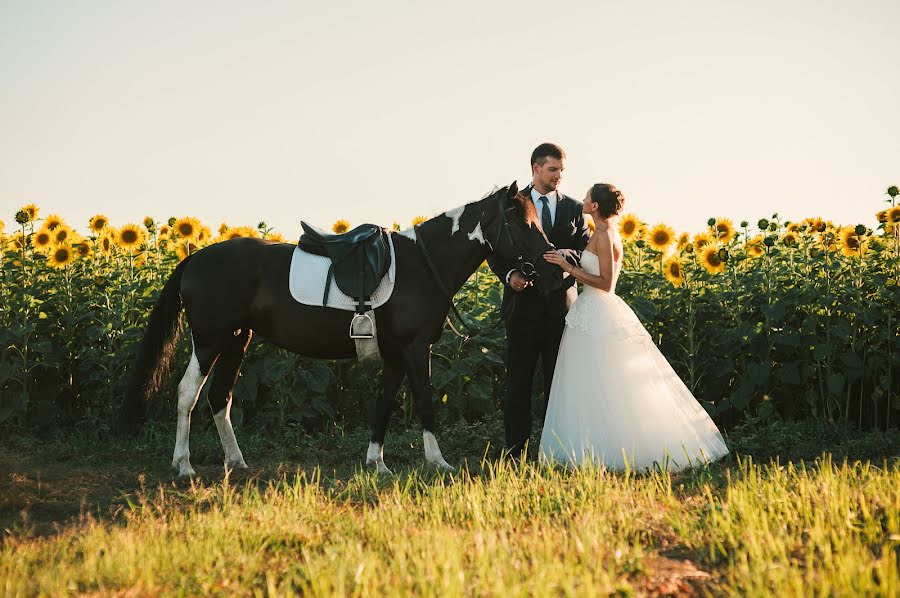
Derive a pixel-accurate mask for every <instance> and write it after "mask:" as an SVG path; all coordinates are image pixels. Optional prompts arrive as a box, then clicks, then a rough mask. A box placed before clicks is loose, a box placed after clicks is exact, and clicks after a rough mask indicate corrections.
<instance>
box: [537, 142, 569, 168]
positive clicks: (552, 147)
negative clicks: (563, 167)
mask: <svg viewBox="0 0 900 598" xmlns="http://www.w3.org/2000/svg"><path fill="white" fill-rule="evenodd" d="M565 157H566V152H564V151H563V148H561V147H559V146H558V145H556V144H555V143H542V144H540V145H539V146H537V147H536V148H534V151H533V152H531V164H539V165H541V166H543V165H544V162H546V161H547V158H556V159H557V160H563V159H565ZM531 164H529V165H528V166H531Z"/></svg>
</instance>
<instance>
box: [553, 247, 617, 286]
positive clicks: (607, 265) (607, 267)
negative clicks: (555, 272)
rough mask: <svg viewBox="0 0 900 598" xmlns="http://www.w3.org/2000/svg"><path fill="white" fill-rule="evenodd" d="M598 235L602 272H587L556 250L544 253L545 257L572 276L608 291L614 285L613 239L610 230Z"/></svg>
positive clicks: (598, 251)
mask: <svg viewBox="0 0 900 598" xmlns="http://www.w3.org/2000/svg"><path fill="white" fill-rule="evenodd" d="M597 236H598V239H597V245H596V249H597V257H599V258H600V274H598V275H596V276H595V275H594V274H589V273H587V272H585V271H584V270H582V269H581V268H576V267H575V266H573V265H572V264H570V263H569V262H567V261H566V260H565V258H563V257H562V256H560V255H559V254H557V253H556V252H553V251H551V252H548V253H546V254H544V258H545V259H546V260H547V261H548V262H551V263H554V264H556V265H558V266H559V267H560V268H562V269H563V270H564V271H565V272H568V273H569V275H570V276H573V277H575V280H577V281H579V282H582V283H584V284H586V285H588V286H591V287H594V288H597V289H600V290H601V291H606V292H607V293H608V292H609V290H610V288H611V287H612V274H613V252H612V240H611V239H610V238H609V232H603V233H600V234H598V235H597Z"/></svg>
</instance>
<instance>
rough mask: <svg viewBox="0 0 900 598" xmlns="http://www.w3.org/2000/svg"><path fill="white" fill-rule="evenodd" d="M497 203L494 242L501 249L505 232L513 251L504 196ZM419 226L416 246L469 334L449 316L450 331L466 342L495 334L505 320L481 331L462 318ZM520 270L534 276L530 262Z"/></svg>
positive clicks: (499, 308)
mask: <svg viewBox="0 0 900 598" xmlns="http://www.w3.org/2000/svg"><path fill="white" fill-rule="evenodd" d="M497 203H498V205H499V207H500V226H498V227H497V238H496V240H495V241H494V243H495V245H496V246H497V247H499V246H500V237H501V235H502V234H503V231H506V234H507V235H508V236H509V241H510V245H512V247H513V249H518V247H517V245H516V242H515V239H514V238H513V235H512V232H511V231H510V230H509V226H510V225H509V221H508V220H507V218H506V214H505V213H504V210H503V196H502V195H501V196H500V197H499V199H498V202H497ZM481 217H482V218H484V212H482V214H481ZM479 222H480V220H479ZM419 226H420V225H418V224H417V225H416V226H414V227H413V230H414V231H415V232H416V238H417V239H418V243H416V245H418V246H419V248H420V249H421V251H422V256H423V257H424V258H425V263H426V264H428V269H429V270H430V271H431V275H432V277H433V278H434V281H435V282H436V283H437V286H438V290H440V292H441V293H442V294H443V295H444V296H445V297H446V298H447V300H448V302H449V303H450V309H451V310H452V311H453V313H454V314H456V318H457V319H458V320H459V323H460V324H461V325H462V328H464V329H465V330H466V331H467V332H468V334H462V333H461V332H459V330H457V329H456V326H454V325H453V320H451V319H450V315H449V314H448V315H447V324H449V325H450V330H452V331H453V332H454V333H455V334H456V335H457V336H458V337H460V338H462V339H463V340H464V341H467V340H469V339H472V338H479V337H483V336H487V335H489V334H491V333H493V332H494V331H495V330H497V329H498V328H499V327H500V325H501V324H502V323H503V318H502V317H501V318H498V319H497V323H495V324H494V325H492V326H491V327H490V328H487V329H481V330H478V329H475V327H474V326H473V325H471V324H467V323H466V321H465V320H464V319H463V317H462V314H461V313H459V310H458V309H457V308H456V303H454V301H453V297H454V295H455V294H454V293H451V292H450V291H449V290H447V287H445V286H444V282H443V281H442V280H441V276H440V274H439V273H438V271H437V267H435V265H434V261H433V260H432V259H431V254H430V253H429V252H428V248H427V247H426V246H425V240H424V237H423V236H422V232H421V231H420V230H419ZM487 244H488V247H490V248H491V251H492V252H493V251H495V249H494V247H495V245H491V243H490V242H489V241H487ZM519 259H520V261H521V260H522V256H521V255H520V256H519ZM526 266H528V268H526ZM520 268H521V269H522V271H523V272H529V273H530V274H529V275H533V274H534V265H533V264H531V263H530V262H524V261H523V262H521V264H520ZM517 298H518V297H517V296H513V298H512V300H513V305H512V311H514V310H515V300H516V299H517ZM501 309H502V306H498V307H497V312H498V314H499V313H500V311H501Z"/></svg>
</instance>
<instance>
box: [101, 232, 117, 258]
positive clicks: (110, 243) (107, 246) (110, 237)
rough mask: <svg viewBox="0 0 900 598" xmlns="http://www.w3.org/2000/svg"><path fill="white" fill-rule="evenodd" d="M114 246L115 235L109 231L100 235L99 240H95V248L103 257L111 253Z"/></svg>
mask: <svg viewBox="0 0 900 598" xmlns="http://www.w3.org/2000/svg"><path fill="white" fill-rule="evenodd" d="M115 246H116V235H115V234H114V233H112V232H110V231H104V232H103V234H101V235H100V238H98V239H97V247H98V248H99V249H100V253H102V254H103V255H109V254H110V253H112V251H113V248H114V247H115Z"/></svg>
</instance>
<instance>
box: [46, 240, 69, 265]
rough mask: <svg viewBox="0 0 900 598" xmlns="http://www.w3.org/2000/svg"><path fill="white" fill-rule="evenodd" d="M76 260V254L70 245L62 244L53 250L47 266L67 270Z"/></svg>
mask: <svg viewBox="0 0 900 598" xmlns="http://www.w3.org/2000/svg"><path fill="white" fill-rule="evenodd" d="M74 259H75V252H74V251H72V247H71V246H70V245H69V244H68V243H61V244H59V245H57V246H56V247H54V248H53V251H51V252H50V254H49V256H48V257H47V264H48V265H50V267H52V268H65V267H66V266H68V265H69V264H71V263H72V260H74Z"/></svg>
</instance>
